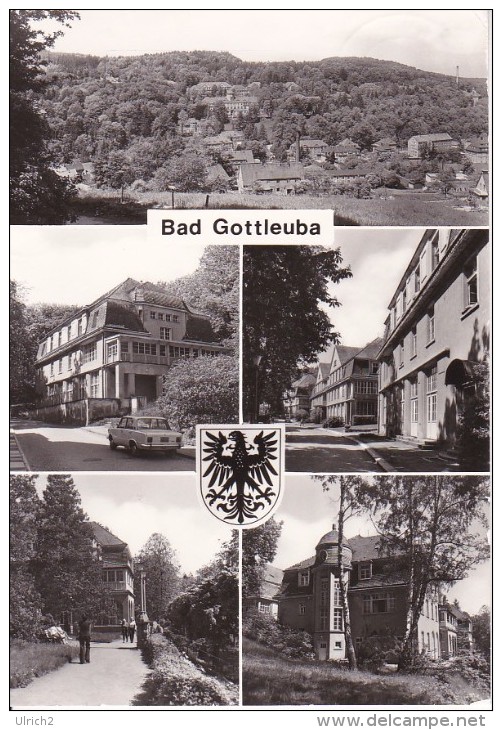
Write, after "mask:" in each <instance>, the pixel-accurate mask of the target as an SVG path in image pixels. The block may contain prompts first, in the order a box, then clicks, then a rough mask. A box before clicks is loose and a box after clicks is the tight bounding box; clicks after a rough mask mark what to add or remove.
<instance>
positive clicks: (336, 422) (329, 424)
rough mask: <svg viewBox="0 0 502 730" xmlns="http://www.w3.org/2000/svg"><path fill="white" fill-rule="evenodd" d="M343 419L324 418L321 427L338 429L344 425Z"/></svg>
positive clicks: (337, 417)
mask: <svg viewBox="0 0 502 730" xmlns="http://www.w3.org/2000/svg"><path fill="white" fill-rule="evenodd" d="M344 423H345V422H344V420H343V418H340V417H339V416H331V418H326V419H325V420H324V421H323V422H322V425H323V426H324V428H339V427H340V426H343V425H344Z"/></svg>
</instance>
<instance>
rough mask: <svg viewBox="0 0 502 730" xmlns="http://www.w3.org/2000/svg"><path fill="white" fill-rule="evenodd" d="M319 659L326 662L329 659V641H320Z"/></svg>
mask: <svg viewBox="0 0 502 730" xmlns="http://www.w3.org/2000/svg"><path fill="white" fill-rule="evenodd" d="M318 654H319V661H321V662H325V661H327V660H328V642H327V641H320V642H319V650H318Z"/></svg>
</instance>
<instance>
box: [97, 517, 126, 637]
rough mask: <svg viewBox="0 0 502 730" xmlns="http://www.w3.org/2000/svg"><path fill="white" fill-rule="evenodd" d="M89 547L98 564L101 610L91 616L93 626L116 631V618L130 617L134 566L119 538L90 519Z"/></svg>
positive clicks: (105, 630) (118, 628) (106, 630)
mask: <svg viewBox="0 0 502 730" xmlns="http://www.w3.org/2000/svg"><path fill="white" fill-rule="evenodd" d="M90 525H91V527H92V531H93V533H94V539H93V550H94V555H95V558H96V560H98V561H99V562H100V563H101V565H102V581H103V594H104V595H103V601H102V610H101V611H100V613H99V614H98V615H97V616H96V618H95V620H94V622H93V623H94V630H95V631H101V632H118V631H120V622H121V620H122V619H125V620H126V621H127V622H128V623H129V621H131V619H133V618H134V568H133V560H132V556H131V551H130V550H129V546H128V545H127V543H125V542H124V541H123V540H120V539H119V538H118V537H116V536H115V535H114V534H113V533H112V532H110V530H108V529H107V528H106V527H103V526H102V525H100V524H99V523H98V522H91V523H90Z"/></svg>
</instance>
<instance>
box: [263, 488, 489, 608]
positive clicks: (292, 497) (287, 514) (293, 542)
mask: <svg viewBox="0 0 502 730" xmlns="http://www.w3.org/2000/svg"><path fill="white" fill-rule="evenodd" d="M337 496H338V490H337V488H336V486H333V487H331V488H330V491H329V492H323V489H322V484H321V482H320V481H318V480H316V479H313V478H312V477H311V476H309V475H307V474H305V475H303V474H302V475H299V474H294V475H293V474H289V475H287V477H286V484H285V489H284V491H283V496H282V501H281V504H280V507H279V508H278V510H277V512H276V514H275V519H276V520H278V521H280V520H283V522H284V524H283V527H282V532H281V537H280V538H279V542H278V550H277V555H276V557H275V558H274V560H273V564H274V565H276V566H277V567H278V568H281V569H283V570H284V569H285V568H287V567H289V566H291V565H294V564H295V563H297V562H299V561H301V560H304V559H305V558H309V557H311V556H312V555H314V554H315V546H316V545H317V543H318V542H319V539H320V538H321V537H322V535H324V534H326V532H329V530H331V529H332V526H333V524H334V523H336V522H337V508H338V504H337V501H336V499H337ZM376 534H377V530H376V529H375V528H374V526H373V524H372V523H371V520H370V519H369V518H368V517H353V518H351V519H350V520H349V521H348V522H347V524H346V529H345V535H346V537H348V538H350V537H355V536H356V535H362V536H363V537H366V536H369V535H376ZM491 584H492V577H491V565H490V562H489V561H487V562H486V563H483V564H482V565H480V566H478V567H476V568H475V569H474V570H473V571H471V573H470V574H469V576H468V577H467V578H466V579H465V580H463V581H460V582H458V583H457V584H455V585H454V586H453V587H452V588H449V589H448V598H449V600H450V601H453V600H454V599H455V598H458V600H459V602H460V605H461V607H462V608H463V609H464V611H467V612H468V613H471V614H476V613H477V612H478V611H479V609H480V608H481V606H483V605H487V606H489V605H490V604H491Z"/></svg>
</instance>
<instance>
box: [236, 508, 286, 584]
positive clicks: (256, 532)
mask: <svg viewBox="0 0 502 730" xmlns="http://www.w3.org/2000/svg"><path fill="white" fill-rule="evenodd" d="M281 531H282V522H277V521H276V520H275V519H274V518H273V517H272V518H271V519H270V520H267V522H265V523H264V524H263V525H260V527H254V528H252V529H250V530H243V533H242V595H243V597H244V598H248V597H250V596H256V595H257V594H259V592H260V589H261V583H262V580H263V575H264V571H265V567H266V565H267V563H271V562H272V560H273V559H274V558H275V554H276V552H277V542H278V540H279V537H280V536H281Z"/></svg>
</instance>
